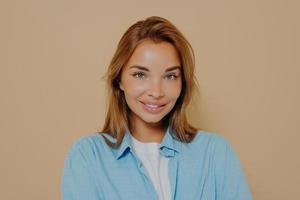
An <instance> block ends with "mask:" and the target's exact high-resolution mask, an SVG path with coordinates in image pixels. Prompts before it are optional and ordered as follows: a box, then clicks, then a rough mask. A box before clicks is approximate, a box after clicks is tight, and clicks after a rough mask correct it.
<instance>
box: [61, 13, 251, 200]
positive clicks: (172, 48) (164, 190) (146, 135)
mask: <svg viewBox="0 0 300 200" xmlns="http://www.w3.org/2000/svg"><path fill="white" fill-rule="evenodd" d="M106 77H107V83H108V89H109V106H108V112H107V115H106V120H105V124H104V128H103V130H101V131H99V133H93V134H90V135H87V136H83V137H81V138H79V139H78V140H77V141H76V142H75V143H74V144H73V145H72V147H71V149H70V152H69V154H68V156H67V158H66V160H65V166H64V171H63V176H62V185H61V189H62V199H63V200H85V199H86V200H99V199H101V200H102V199H107V200H119V199H120V200H122V199H124V200H148V199H149V200H150V199H164V200H171V199H178V200H198V199H199V200H204V199H206V200H214V199H221V200H229V199H230V200H248V199H252V197H251V194H250V191H249V189H248V185H247V182H246V178H245V176H244V174H243V171H242V168H241V165H240V162H239V159H238V157H237V155H236V154H235V152H234V150H233V149H232V148H231V146H230V144H229V143H228V142H227V141H226V139H224V138H223V137H221V136H219V135H218V134H216V133H210V132H205V131H200V130H197V129H196V128H194V127H193V126H191V125H190V124H189V123H188V121H187V119H186V108H187V106H188V104H189V102H190V100H191V97H192V93H193V91H194V89H195V88H196V81H195V77H194V54H193V50H192V48H191V46H190V44H189V42H188V41H187V40H186V39H185V38H184V36H183V35H182V34H181V33H180V31H179V30H178V29H177V28H176V27H175V26H174V25H173V24H172V23H171V22H170V21H168V20H166V19H164V18H161V17H156V16H153V17H149V18H147V19H146V20H142V21H138V22H137V23H135V24H134V25H132V26H131V27H130V28H129V29H128V30H127V31H126V32H125V34H124V35H123V37H122V38H121V40H120V42H119V44H118V47H117V50H116V52H115V55H114V57H113V58H112V61H111V63H110V66H109V68H108V71H107V74H106Z"/></svg>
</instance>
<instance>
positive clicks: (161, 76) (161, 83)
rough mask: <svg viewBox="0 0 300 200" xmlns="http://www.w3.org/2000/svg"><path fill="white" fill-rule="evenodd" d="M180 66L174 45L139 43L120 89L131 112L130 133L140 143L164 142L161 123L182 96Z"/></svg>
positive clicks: (163, 127)
mask: <svg viewBox="0 0 300 200" xmlns="http://www.w3.org/2000/svg"><path fill="white" fill-rule="evenodd" d="M181 79H182V77H181V66H180V60H179V58H178V54H177V51H176V49H175V48H174V46H173V45H171V44H170V43H167V42H160V43H154V42H153V41H151V40H145V41H143V42H142V43H141V44H139V45H138V46H137V48H136V49H135V51H134V52H133V54H132V56H131V57H130V59H129V61H128V62H127V64H126V66H124V69H123V71H122V74H121V81H120V89H121V90H122V91H123V92H124V95H125V99H126V102H127V105H128V106H129V108H130V110H131V111H132V112H131V115H130V128H131V130H130V132H131V134H132V135H133V136H134V137H135V138H136V139H137V140H139V141H141V142H157V143H161V141H162V139H163V137H164V134H165V131H166V129H167V127H166V126H165V125H164V124H163V123H162V119H163V117H165V116H166V115H167V114H168V113H169V112H170V111H171V110H172V108H173V107H174V105H175V103H176V101H177V99H178V97H179V96H180V92H181V88H182V83H181Z"/></svg>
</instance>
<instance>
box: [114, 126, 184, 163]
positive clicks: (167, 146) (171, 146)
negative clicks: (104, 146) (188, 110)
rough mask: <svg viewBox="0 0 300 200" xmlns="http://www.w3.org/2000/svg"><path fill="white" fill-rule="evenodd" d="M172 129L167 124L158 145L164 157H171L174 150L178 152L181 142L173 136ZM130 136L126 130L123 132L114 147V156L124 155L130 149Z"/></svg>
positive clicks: (117, 157)
mask: <svg viewBox="0 0 300 200" xmlns="http://www.w3.org/2000/svg"><path fill="white" fill-rule="evenodd" d="M173 135H174V134H173V129H171V127H170V126H169V127H168V129H167V130H166V132H165V135H164V137H163V139H162V142H161V143H160V145H159V149H160V151H161V153H162V154H163V155H164V156H166V157H173V156H174V155H175V152H178V153H180V150H181V142H180V141H178V140H176V139H175V138H174V137H173ZM132 148H133V146H132V138H131V133H130V131H129V130H127V131H126V132H125V134H124V138H123V140H122V142H121V144H120V146H119V147H118V148H117V149H114V155H115V158H116V159H117V160H118V159H120V158H121V157H122V156H123V155H125V154H126V153H127V152H128V150H132Z"/></svg>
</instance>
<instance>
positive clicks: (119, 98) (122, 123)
mask: <svg viewBox="0 0 300 200" xmlns="http://www.w3.org/2000/svg"><path fill="white" fill-rule="evenodd" d="M149 39H150V40H152V41H153V42H155V43H159V42H163V41H164V42H168V43H170V44H172V45H173V46H174V47H175V49H176V50H177V53H178V56H179V60H180V64H181V68H182V69H181V71H182V74H183V78H182V89H181V93H180V96H179V97H178V99H177V101H176V104H175V105H174V107H173V109H172V110H171V111H170V112H169V113H168V114H167V115H166V116H165V117H164V119H163V120H164V122H166V123H167V124H168V125H169V126H170V128H171V129H172V131H171V133H172V136H173V137H174V136H175V138H176V139H177V140H179V141H181V142H185V143H189V142H191V141H192V140H193V139H194V137H195V135H196V132H197V129H196V128H195V127H193V126H192V125H190V124H189V123H188V121H187V118H186V109H187V106H188V104H189V103H190V101H191V98H192V93H193V91H194V89H195V88H197V84H196V83H197V80H196V78H195V76H194V68H195V61H194V60H195V56H194V52H193V49H192V47H191V45H190V43H189V42H188V41H187V39H186V38H185V37H184V36H183V34H182V33H181V32H180V31H179V30H178V29H177V28H176V27H175V26H174V25H173V24H172V23H171V22H170V21H168V20H167V19H164V18H162V17H158V16H152V17H149V18H146V19H145V20H141V21H138V22H136V23H135V24H133V25H132V26H131V27H129V28H128V30H127V31H126V32H125V33H124V35H123V36H122V38H121V40H120V41H119V43H118V46H117V50H116V52H115V54H114V56H113V58H112V60H111V62H110V65H109V67H108V70H107V72H106V74H105V78H106V81H107V89H108V91H107V92H108V99H107V101H108V102H107V103H108V105H107V106H108V109H107V111H106V118H105V123H104V126H103V128H102V130H100V131H99V133H100V134H101V133H108V134H109V135H111V136H112V137H113V138H115V139H116V142H115V143H112V142H111V141H109V140H108V139H106V137H104V139H105V141H106V143H107V144H108V145H109V146H110V147H113V148H117V147H118V146H119V145H120V144H121V142H122V140H123V137H124V134H125V132H126V131H127V130H128V128H129V126H130V123H129V120H130V119H129V114H130V112H131V111H130V109H129V107H128V105H127V103H126V100H125V97H124V93H123V91H122V90H121V89H120V88H119V83H120V78H121V73H122V69H123V67H124V66H125V65H126V64H127V62H128V60H129V59H130V57H131V55H132V54H133V52H134V50H135V49H136V47H137V46H138V45H139V44H140V43H142V42H143V41H144V40H149Z"/></svg>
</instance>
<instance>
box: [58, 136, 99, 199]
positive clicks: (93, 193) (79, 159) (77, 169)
mask: <svg viewBox="0 0 300 200" xmlns="http://www.w3.org/2000/svg"><path fill="white" fill-rule="evenodd" d="M85 146H86V145H85ZM89 154H91V153H90V152H89V151H88V148H86V147H84V145H82V144H80V142H79V141H77V142H75V143H74V144H73V145H72V147H71V149H70V150H69V153H68V155H67V157H66V159H65V162H64V167H63V174H62V178H61V195H62V200H84V199H89V200H100V199H101V198H100V194H99V191H98V190H97V187H96V183H95V180H94V176H93V174H92V165H91V160H90V159H91V158H90V156H89Z"/></svg>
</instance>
